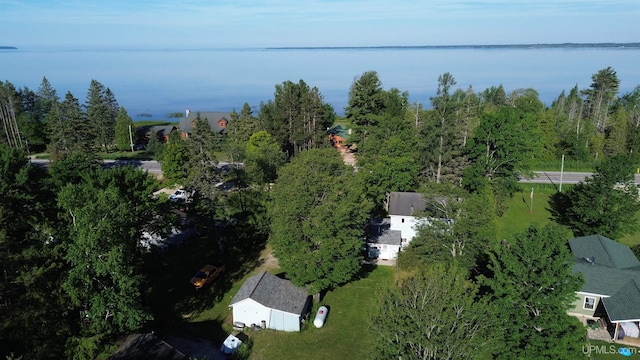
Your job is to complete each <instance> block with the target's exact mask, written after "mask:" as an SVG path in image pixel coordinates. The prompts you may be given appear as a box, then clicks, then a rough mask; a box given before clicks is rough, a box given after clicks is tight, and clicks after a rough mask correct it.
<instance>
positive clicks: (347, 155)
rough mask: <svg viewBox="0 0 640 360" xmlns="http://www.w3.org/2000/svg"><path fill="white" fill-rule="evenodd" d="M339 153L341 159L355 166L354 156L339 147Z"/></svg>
mask: <svg viewBox="0 0 640 360" xmlns="http://www.w3.org/2000/svg"><path fill="white" fill-rule="evenodd" d="M340 155H341V156H342V161H344V163H345V164H347V165H351V166H355V165H356V156H355V155H354V154H353V153H352V152H350V151H348V150H347V149H340Z"/></svg>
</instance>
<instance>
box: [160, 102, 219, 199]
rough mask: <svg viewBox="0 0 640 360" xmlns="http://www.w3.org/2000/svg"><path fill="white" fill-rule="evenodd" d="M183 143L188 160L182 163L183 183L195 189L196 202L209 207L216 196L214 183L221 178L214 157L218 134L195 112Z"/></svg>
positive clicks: (217, 146) (216, 160)
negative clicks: (185, 173) (184, 172)
mask: <svg viewBox="0 0 640 360" xmlns="http://www.w3.org/2000/svg"><path fill="white" fill-rule="evenodd" d="M172 143H174V142H173V141H170V142H169V146H168V147H167V149H168V148H169V147H170V146H171V144H172ZM184 144H185V145H186V148H187V158H188V161H187V163H185V164H184V168H185V169H186V170H187V178H186V179H185V181H184V182H183V185H185V186H186V187H187V188H189V189H191V190H195V191H196V193H195V197H194V200H195V201H196V202H197V203H200V202H202V204H201V205H203V206H204V207H205V208H211V206H213V204H211V202H213V201H215V198H216V192H217V189H216V184H217V183H219V182H220V180H221V175H220V171H219V170H218V168H217V165H218V159H217V157H216V151H220V150H221V148H222V146H221V142H220V134H216V133H214V132H213V130H212V129H211V125H209V121H208V120H207V119H206V118H203V117H201V116H200V113H197V114H196V119H195V120H194V123H193V127H192V130H191V134H190V135H189V138H188V139H187V140H186V141H184ZM167 151H168V150H167ZM167 151H165V156H166V154H167ZM197 205H198V204H197Z"/></svg>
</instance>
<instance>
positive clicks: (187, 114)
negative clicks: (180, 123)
mask: <svg viewBox="0 0 640 360" xmlns="http://www.w3.org/2000/svg"><path fill="white" fill-rule="evenodd" d="M185 113H186V115H185V117H189V109H187V110H186V111H185Z"/></svg>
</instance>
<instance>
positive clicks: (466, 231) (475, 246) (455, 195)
mask: <svg viewBox="0 0 640 360" xmlns="http://www.w3.org/2000/svg"><path fill="white" fill-rule="evenodd" d="M423 191H425V193H426V194H428V196H429V197H430V198H431V199H432V200H431V201H430V202H429V205H428V209H427V210H428V212H426V213H425V214H423V218H424V223H423V224H421V225H420V226H419V227H418V229H417V230H418V232H417V236H416V237H415V238H414V239H413V240H411V243H410V244H409V246H408V247H406V249H403V251H402V252H401V253H400V254H399V255H398V262H397V264H398V267H399V268H402V269H405V270H411V269H413V268H419V267H424V266H426V265H429V264H432V263H436V262H442V261H444V262H456V263H457V264H459V265H460V266H461V267H462V268H465V269H472V268H474V267H477V266H478V263H479V262H480V261H479V258H480V257H481V256H482V255H483V254H484V253H486V251H487V250H488V249H489V246H490V245H491V244H492V243H493V242H494V241H495V233H496V231H497V228H498V225H497V221H496V215H495V211H494V209H493V204H492V203H491V194H490V193H489V191H486V190H485V191H483V192H482V193H475V194H467V193H466V192H465V191H464V190H462V189H460V188H459V187H456V186H454V185H450V184H430V185H429V186H428V187H426V188H425V189H424V190H423Z"/></svg>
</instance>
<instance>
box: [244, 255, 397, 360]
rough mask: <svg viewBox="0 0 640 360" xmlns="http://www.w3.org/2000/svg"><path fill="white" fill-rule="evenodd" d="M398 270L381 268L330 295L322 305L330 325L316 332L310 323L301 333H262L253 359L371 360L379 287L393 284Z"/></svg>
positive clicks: (255, 336)
mask: <svg viewBox="0 0 640 360" xmlns="http://www.w3.org/2000/svg"><path fill="white" fill-rule="evenodd" d="M394 271H395V268H393V267H386V266H378V267H374V268H372V271H371V272H369V273H367V274H364V276H363V277H362V278H361V279H359V280H356V281H353V282H351V283H349V284H347V285H345V286H342V287H340V288H338V289H336V290H334V291H330V292H329V293H327V294H326V296H325V297H324V299H323V300H322V301H321V302H320V303H321V304H323V305H326V306H327V307H328V308H329V315H328V317H327V322H326V324H325V325H324V326H323V327H322V328H320V329H316V328H315V327H314V326H313V324H311V322H313V317H311V319H310V320H308V321H307V323H306V324H305V327H304V329H303V330H302V331H301V332H299V333H285V332H276V331H271V330H267V331H260V332H254V333H250V335H251V337H252V338H253V341H254V343H253V351H252V356H251V359H369V358H371V356H370V355H371V351H372V349H373V347H374V344H375V343H374V339H373V338H372V336H371V334H370V332H369V315H370V314H371V309H372V308H373V304H374V301H375V299H376V298H377V297H378V296H377V294H378V288H379V286H380V285H381V284H385V283H390V282H392V281H393V278H394Z"/></svg>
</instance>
